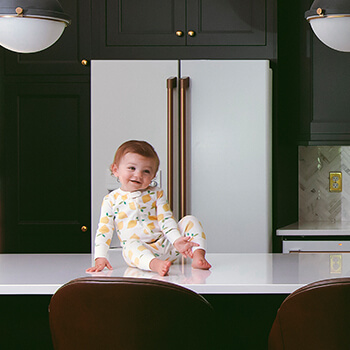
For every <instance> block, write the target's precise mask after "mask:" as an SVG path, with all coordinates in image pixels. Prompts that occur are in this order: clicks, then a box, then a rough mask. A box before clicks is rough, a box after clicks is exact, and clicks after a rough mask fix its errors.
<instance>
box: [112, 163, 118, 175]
mask: <svg viewBox="0 0 350 350" xmlns="http://www.w3.org/2000/svg"><path fill="white" fill-rule="evenodd" d="M110 169H111V172H112V173H113V175H114V176H118V167H117V164H115V163H114V164H112V165H111V166H110Z"/></svg>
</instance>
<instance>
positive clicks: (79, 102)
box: [0, 81, 91, 253]
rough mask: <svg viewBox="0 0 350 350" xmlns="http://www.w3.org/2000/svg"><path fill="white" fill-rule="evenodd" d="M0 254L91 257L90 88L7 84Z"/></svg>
mask: <svg viewBox="0 0 350 350" xmlns="http://www.w3.org/2000/svg"><path fill="white" fill-rule="evenodd" d="M4 96H5V99H4V113H5V118H4V130H5V131H6V132H5V134H4V138H5V140H4V141H5V142H4V155H5V156H4V157H5V164H6V168H5V186H4V187H5V190H4V199H3V203H4V208H3V211H4V217H3V220H4V222H5V229H4V232H2V233H1V241H2V242H1V246H0V248H1V252H2V253H61V252H62V253H63V252H64V253H71V252H72V253H73V252H74V253H80V252H90V246H91V239H90V237H91V233H90V107H89V106H90V84H89V83H88V82H86V83H81V82H80V83H72V82H57V81H55V82H54V83H50V82H23V81H19V82H7V83H5V95H4Z"/></svg>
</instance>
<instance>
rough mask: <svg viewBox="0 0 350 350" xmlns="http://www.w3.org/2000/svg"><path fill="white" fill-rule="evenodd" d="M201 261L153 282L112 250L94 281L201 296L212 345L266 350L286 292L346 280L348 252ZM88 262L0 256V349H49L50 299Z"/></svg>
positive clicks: (72, 257) (71, 257)
mask: <svg viewBox="0 0 350 350" xmlns="http://www.w3.org/2000/svg"><path fill="white" fill-rule="evenodd" d="M207 257H208V261H209V262H210V263H211V264H212V265H213V267H212V268H211V270H210V271H201V270H194V269H192V268H191V265H190V263H189V262H188V263H185V264H178V265H173V266H172V267H171V269H170V271H169V276H165V277H161V276H158V275H156V274H154V273H152V272H143V271H139V270H138V269H135V268H129V267H128V266H127V265H126V264H125V263H124V261H123V259H122V257H121V252H120V250H115V251H111V252H110V262H111V264H112V266H113V267H114V269H113V270H112V271H108V270H104V271H103V272H99V273H96V274H94V275H97V276H105V277H106V278H108V277H109V276H127V277H136V278H138V277H142V278H145V277H146V278H156V279H160V280H164V281H168V282H172V283H176V284H179V285H182V286H184V287H186V288H189V289H191V290H194V291H196V292H198V293H200V294H202V295H203V296H204V297H205V298H206V299H207V300H208V301H209V302H210V303H211V304H212V305H213V307H214V309H215V310H216V312H217V314H218V315H219V320H220V321H219V323H218V324H217V328H216V329H215V330H213V336H215V337H217V339H218V347H219V348H235V347H236V348H239V349H265V348H266V346H267V337H268V333H269V330H270V327H271V325H272V323H273V320H274V318H275V315H276V312H277V309H278V307H279V306H280V304H281V302H282V301H283V300H284V298H285V297H286V296H287V295H288V294H290V293H292V292H293V291H294V290H296V289H298V288H299V287H301V286H303V285H305V284H307V283H311V282H313V281H316V280H320V279H325V278H332V277H342V276H349V275H350V253H323V254H304V253H303V254H222V253H220V254H214V253H211V254H208V255H207ZM91 264H92V256H91V255H90V254H2V255H0V294H1V296H0V307H1V310H2V313H1V314H2V315H1V318H0V319H1V322H0V323H1V324H0V326H1V329H2V330H3V332H4V334H6V333H7V334H8V337H5V338H2V339H0V348H4V349H52V345H51V339H50V330H49V324H48V311H47V310H48V305H49V303H50V298H51V296H52V295H53V294H54V293H55V291H56V290H57V289H58V288H59V287H60V286H62V285H63V284H64V283H66V282H68V281H69V280H71V279H74V278H79V277H83V276H88V275H89V274H86V273H85V269H86V268H88V267H89V266H90V265H91ZM7 341H9V342H10V344H8V343H6V344H5V342H7ZM28 344H29V345H28ZM4 345H6V346H4Z"/></svg>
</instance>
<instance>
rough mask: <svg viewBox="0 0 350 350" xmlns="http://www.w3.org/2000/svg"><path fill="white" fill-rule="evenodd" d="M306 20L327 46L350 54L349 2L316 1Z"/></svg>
mask: <svg viewBox="0 0 350 350" xmlns="http://www.w3.org/2000/svg"><path fill="white" fill-rule="evenodd" d="M305 18H306V19H307V21H308V22H309V23H310V25H311V28H312V30H313V31H314V33H315V35H316V36H317V37H318V38H319V39H320V40H321V41H322V42H323V43H324V44H325V45H327V46H329V47H330V48H332V49H334V50H338V51H345V52H350V1H349V0H315V1H314V2H313V3H312V5H311V8H310V10H309V11H306V12H305Z"/></svg>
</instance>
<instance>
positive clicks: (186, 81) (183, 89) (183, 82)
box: [180, 77, 190, 218]
mask: <svg viewBox="0 0 350 350" xmlns="http://www.w3.org/2000/svg"><path fill="white" fill-rule="evenodd" d="M189 85H190V78H188V77H185V78H181V79H180V218H183V217H184V216H185V215H186V214H187V213H186V209H187V208H186V202H187V200H186V93H187V88H188V87H189Z"/></svg>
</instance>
